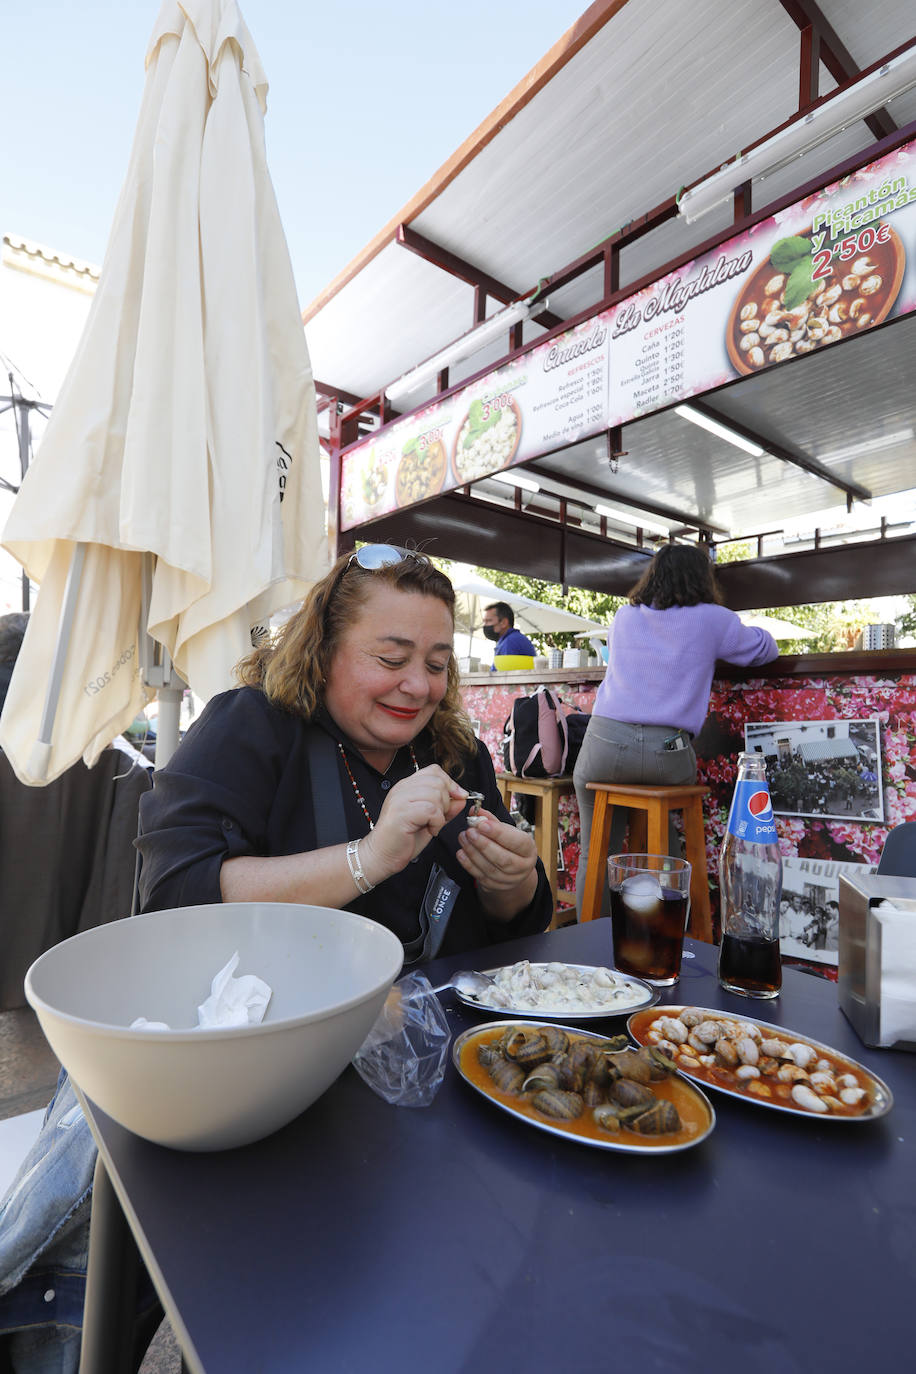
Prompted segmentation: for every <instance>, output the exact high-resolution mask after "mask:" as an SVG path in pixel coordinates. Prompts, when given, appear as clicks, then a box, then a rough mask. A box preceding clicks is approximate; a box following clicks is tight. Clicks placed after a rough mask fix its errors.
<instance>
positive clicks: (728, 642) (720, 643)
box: [595, 602, 779, 735]
mask: <svg viewBox="0 0 916 1374" xmlns="http://www.w3.org/2000/svg"><path fill="white" fill-rule="evenodd" d="M607 639H608V668H607V672H606V673H605V675H604V681H603V682H602V684H601V686H600V687H599V688H598V695H597V698H596V700H595V715H597V716H609V717H610V718H611V719H612V720H621V721H628V722H630V723H631V724H633V725H670V726H671V727H672V729H675V730H688V731H689V732H690V734H692V735H695V734H697V733H698V731H699V729H700V726H701V725H702V724H703V721H704V720H705V719H706V712H707V711H708V709H709V691H710V688H711V686H712V675H713V669H714V667H715V663H716V659H717V658H721V659H724V660H725V662H726V663H739V664H742V665H743V666H749V665H751V664H758V663H769V662H770V660H771V659H774V658H776V657H777V656H778V654H779V649H778V648H777V646H776V641H775V639H774V638H773V636H772V635H771V634H768V633H767V631H766V630H754V629H751V628H750V627H749V626H747V625H743V624H742V623H741V621H740V620H739V619H738V617H737V616H736V615H735V613H734V611H729V610H727V609H726V607H725V606H716V605H713V604H712V603H710V602H703V603H702V604H701V605H699V606H672V607H671V608H670V609H669V610H667V611H657V610H654V609H653V608H652V607H651V606H630V605H626V606H621V608H620V610H619V611H618V612H617V614H616V615H615V616H614V620H613V622H612V624H611V628H610V630H609V631H608V637H607Z"/></svg>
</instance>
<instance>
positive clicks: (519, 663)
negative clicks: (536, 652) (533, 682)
mask: <svg viewBox="0 0 916 1374" xmlns="http://www.w3.org/2000/svg"><path fill="white" fill-rule="evenodd" d="M493 663H494V664H495V666H496V667H497V668H499V669H500V670H501V671H502V672H513V671H520V672H524V670H525V669H526V668H533V667H534V659H533V657H532V656H531V654H497V655H496V657H495V658H494V659H493Z"/></svg>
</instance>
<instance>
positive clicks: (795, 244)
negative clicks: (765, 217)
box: [725, 222, 906, 376]
mask: <svg viewBox="0 0 916 1374" xmlns="http://www.w3.org/2000/svg"><path fill="white" fill-rule="evenodd" d="M905 265H906V254H905V251H904V247H903V244H902V242H901V241H900V238H899V236H898V235H897V234H896V233H895V232H894V230H893V229H891V227H890V225H888V224H886V223H883V222H882V223H881V224H878V225H876V226H875V227H874V228H869V229H864V230H862V231H861V233H859V234H858V235H857V236H853V237H851V238H849V239H844V240H843V241H842V243H841V244H839V245H835V246H834V248H833V249H832V250H831V249H829V248H824V249H821V250H820V251H819V252H812V243H811V240H810V239H809V238H807V237H806V236H805V235H803V234H792V235H790V236H789V237H788V238H783V239H778V240H777V241H776V243H774V244H773V247H772V249H771V250H770V256H769V258H768V259H767V261H766V262H764V263H763V264H761V266H760V267H758V268H757V270H756V271H755V272H754V273H753V274H752V275H751V277H750V278H749V280H747V281H746V282H745V284H744V288H743V290H742V291H741V294H740V295H739V296H738V298H737V300H736V301H735V304H734V306H733V307H732V312H731V315H730V316H729V321H728V327H727V331H726V336H725V337H726V344H727V347H728V355H729V357H730V359H731V361H732V363H733V365H734V367H735V368H736V369H737V371H738V372H740V373H742V374H743V375H745V376H747V375H749V374H750V373H752V372H758V371H759V370H760V369H761V368H762V367H766V366H768V365H769V364H770V363H781V362H785V361H786V359H787V358H798V357H802V356H803V355H804V354H806V353H813V352H814V351H815V349H817V348H821V347H823V345H824V344H830V343H836V342H837V340H839V339H846V338H849V337H850V336H851V335H853V334H858V333H860V332H861V331H862V330H864V329H868V328H869V327H870V326H872V325H876V324H880V323H881V322H882V320H884V319H885V318H886V317H887V315H888V313H889V311H890V309H891V306H892V305H893V304H894V301H895V300H896V298H897V293H898V292H899V290H900V283H901V282H902V280H903V271H904V267H905Z"/></svg>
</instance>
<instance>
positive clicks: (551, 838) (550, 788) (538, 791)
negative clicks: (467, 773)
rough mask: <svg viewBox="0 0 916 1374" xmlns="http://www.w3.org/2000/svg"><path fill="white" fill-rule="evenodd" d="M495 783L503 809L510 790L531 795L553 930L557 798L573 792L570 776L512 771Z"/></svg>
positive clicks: (555, 917)
mask: <svg viewBox="0 0 916 1374" xmlns="http://www.w3.org/2000/svg"><path fill="white" fill-rule="evenodd" d="M496 785H497V787H498V788H499V795H500V796H501V797H502V799H503V805H504V806H505V808H506V810H507V811H508V810H509V809H510V807H509V799H510V797H511V795H512V793H513V792H515V793H517V794H519V795H521V796H525V797H534V799H535V813H534V843H535V845H536V846H537V851H538V857H539V858H540V860H541V863H542V864H543V865H544V868H545V870H546V872H547V881H548V882H549V883H550V891H551V893H552V894H553V918H552V920H551V922H550V929H551V930H553V929H554V923H555V921H556V919H557V845H558V843H559V840H558V833H559V824H560V797H561V796H562V795H563V794H564V793H566V792H572V791H573V790H574V788H573V780H572V778H571V777H569V778H517V777H516V776H515V775H514V773H497V774H496Z"/></svg>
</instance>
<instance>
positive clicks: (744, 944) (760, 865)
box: [719, 754, 782, 997]
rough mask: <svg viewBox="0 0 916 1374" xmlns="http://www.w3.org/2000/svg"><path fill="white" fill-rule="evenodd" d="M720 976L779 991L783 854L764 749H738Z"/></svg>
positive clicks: (746, 988) (762, 991) (759, 993)
mask: <svg viewBox="0 0 916 1374" xmlns="http://www.w3.org/2000/svg"><path fill="white" fill-rule="evenodd" d="M719 894H720V902H721V919H722V943H721V945H720V946H719V982H720V984H721V985H722V987H723V988H725V990H726V991H727V992H737V993H740V994H741V995H742V996H744V997H778V996H779V990H780V988H781V987H782V965H781V963H780V958H779V902H780V898H781V896H782V859H781V857H780V854H779V844H778V842H777V835H776V822H775V820H774V818H773V805H772V802H771V801H770V788H769V784H768V782H767V775H766V760H765V759H764V757H763V755H762V754H739V755H738V781H737V783H736V784H735V795H734V796H733V798H732V805H731V810H730V811H729V813H728V828H727V830H726V833H725V840H724V842H723V844H722V849H721V851H720V854H719Z"/></svg>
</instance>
